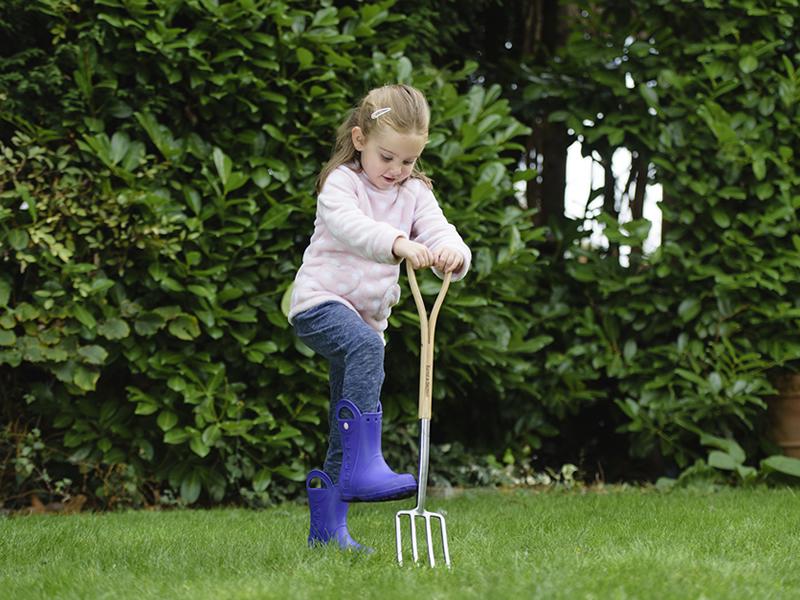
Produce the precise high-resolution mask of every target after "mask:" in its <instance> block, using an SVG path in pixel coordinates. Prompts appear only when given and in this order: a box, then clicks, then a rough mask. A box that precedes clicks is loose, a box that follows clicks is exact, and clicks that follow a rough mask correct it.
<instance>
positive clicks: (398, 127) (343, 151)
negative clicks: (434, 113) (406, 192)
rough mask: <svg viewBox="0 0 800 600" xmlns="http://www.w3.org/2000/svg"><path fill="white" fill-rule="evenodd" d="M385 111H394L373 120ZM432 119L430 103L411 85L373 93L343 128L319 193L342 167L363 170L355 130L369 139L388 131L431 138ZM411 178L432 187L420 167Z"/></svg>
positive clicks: (400, 85) (353, 111)
mask: <svg viewBox="0 0 800 600" xmlns="http://www.w3.org/2000/svg"><path fill="white" fill-rule="evenodd" d="M381 108H390V109H391V110H390V111H388V112H386V113H383V114H381V115H380V116H379V117H377V118H375V119H373V118H372V113H373V112H375V111H376V110H378V109H381ZM430 119H431V113H430V108H428V101H427V100H426V99H425V96H424V95H423V93H422V92H420V91H419V90H418V89H416V88H414V87H411V86H410V85H405V84H399V85H384V86H383V87H379V88H375V89H373V90H371V91H370V92H369V93H368V94H367V95H366V96H364V98H363V99H362V100H361V102H359V103H358V106H356V107H355V108H354V109H353V110H351V111H350V114H349V115H348V116H347V119H345V121H344V123H342V124H341V125H340V126H339V129H338V130H337V132H336V144H335V146H334V147H333V153H332V154H331V158H330V160H329V161H328V162H327V163H326V164H325V166H324V167H323V168H322V171H321V172H320V174H319V177H318V178H317V186H316V191H317V193H319V192H320V190H322V186H323V185H324V184H325V180H326V179H327V178H328V175H330V174H331V172H332V171H333V170H334V169H336V168H338V167H340V166H341V165H346V164H348V163H355V164H356V166H357V168H358V169H359V170H360V169H361V153H360V152H359V151H358V150H356V147H355V146H354V145H353V136H352V130H353V127H360V128H361V131H362V132H363V134H364V136H365V137H367V138H368V137H369V136H370V134H372V133H375V132H377V131H381V130H384V129H385V128H387V127H388V128H391V129H393V130H394V131H396V132H398V133H402V134H413V135H424V136H426V137H427V135H428V125H429V123H430ZM411 177H416V178H417V179H421V180H422V181H423V182H424V183H425V185H427V186H428V187H431V180H430V179H429V178H428V177H427V176H426V175H425V174H424V173H423V172H422V171H420V170H419V169H418V167H417V165H416V164H415V165H414V169H413V170H412V172H411Z"/></svg>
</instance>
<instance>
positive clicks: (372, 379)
mask: <svg viewBox="0 0 800 600" xmlns="http://www.w3.org/2000/svg"><path fill="white" fill-rule="evenodd" d="M292 324H293V325H294V330H295V333H296V334H297V337H299V338H300V339H301V340H302V341H303V343H305V344H306V345H307V346H308V347H309V348H311V349H312V350H314V352H316V353H318V354H321V355H322V356H324V357H325V358H326V359H327V360H328V363H329V367H330V368H329V380H330V388H331V401H330V408H329V411H328V425H329V430H330V433H329V437H328V454H327V456H326V457H325V465H324V469H325V472H326V473H327V474H328V475H329V476H330V478H331V479H332V480H333V482H334V483H337V482H338V480H339V471H340V469H341V466H342V441H341V438H340V436H339V427H338V425H337V420H336V415H335V414H334V409H335V407H336V404H337V403H338V402H339V400H341V399H342V398H346V399H348V400H350V401H351V402H353V403H354V404H355V405H356V406H357V407H358V409H359V410H360V411H361V412H375V410H376V409H377V407H378V401H379V400H380V395H381V386H382V385H383V378H384V371H383V356H384V350H383V338H382V337H381V335H380V334H379V333H378V332H377V331H375V330H374V329H373V328H372V327H370V326H369V325H367V324H366V323H365V322H364V320H363V319H362V318H361V317H360V316H359V315H358V313H356V312H355V311H353V310H351V309H350V308H348V307H346V306H345V305H344V304H342V303H340V302H325V303H323V304H319V305H317V306H314V307H312V308H309V309H308V310H306V311H303V312H301V313H299V314H297V315H295V316H294V318H293V319H292ZM344 416H350V415H344Z"/></svg>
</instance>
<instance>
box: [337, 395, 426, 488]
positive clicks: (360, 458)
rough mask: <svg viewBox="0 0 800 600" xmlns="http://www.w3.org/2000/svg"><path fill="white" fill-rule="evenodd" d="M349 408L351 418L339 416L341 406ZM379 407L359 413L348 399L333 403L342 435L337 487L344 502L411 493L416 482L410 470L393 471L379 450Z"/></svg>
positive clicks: (380, 418) (381, 412)
mask: <svg viewBox="0 0 800 600" xmlns="http://www.w3.org/2000/svg"><path fill="white" fill-rule="evenodd" d="M344 408H347V409H349V410H350V411H351V412H352V414H353V416H352V418H343V417H342V416H341V412H342V409H344ZM382 419H383V409H382V408H381V403H380V402H378V411H377V412H374V413H362V412H361V411H360V410H358V407H357V406H356V405H355V404H353V403H352V402H350V401H349V400H340V401H339V403H338V404H337V405H336V420H337V421H338V423H339V433H340V434H341V436H342V470H341V472H340V473H339V490H340V493H341V497H342V500H346V501H348V502H359V501H360V502H380V501H382V500H398V499H400V498H408V497H409V496H413V495H414V493H415V492H416V491H417V482H416V480H415V479H414V476H413V475H411V474H410V473H403V474H397V473H395V472H394V471H392V470H391V469H390V468H389V465H387V464H386V461H385V460H384V459H383V454H382V452H381V421H382Z"/></svg>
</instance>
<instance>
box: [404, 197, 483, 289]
mask: <svg viewBox="0 0 800 600" xmlns="http://www.w3.org/2000/svg"><path fill="white" fill-rule="evenodd" d="M411 239H412V240H413V241H415V242H418V243H420V244H424V245H426V246H427V247H428V248H430V249H431V250H436V249H437V248H439V247H441V246H450V247H452V248H455V249H456V250H458V251H459V252H461V254H462V255H463V257H464V264H462V265H461V268H460V269H459V270H458V271H455V272H454V273H453V281H458V280H459V279H462V278H463V277H464V276H465V275H466V274H467V271H469V267H470V263H471V262H472V252H471V251H470V249H469V247H467V245H466V244H465V243H464V240H463V239H461V236H460V235H459V233H458V231H457V230H456V228H455V227H454V226H453V225H452V224H451V223H449V222H448V221H447V218H446V217H445V216H444V213H443V212H442V209H441V207H440V206H439V203H438V202H437V201H436V197H435V196H434V195H433V192H432V191H431V190H430V189H429V188H428V187H427V186H426V185H424V184H420V192H419V194H418V196H417V204H416V208H415V211H414V223H413V225H412V226H411ZM433 272H434V273H436V275H437V276H438V277H443V273H441V272H440V271H439V270H438V269H433Z"/></svg>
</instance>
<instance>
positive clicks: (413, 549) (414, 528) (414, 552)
mask: <svg viewBox="0 0 800 600" xmlns="http://www.w3.org/2000/svg"><path fill="white" fill-rule="evenodd" d="M409 522H410V524H411V556H412V557H413V558H414V564H416V563H418V562H419V552H418V551H417V524H416V523H415V522H414V515H413V514H410V515H409Z"/></svg>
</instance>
